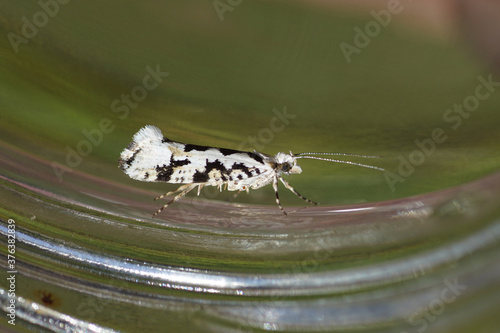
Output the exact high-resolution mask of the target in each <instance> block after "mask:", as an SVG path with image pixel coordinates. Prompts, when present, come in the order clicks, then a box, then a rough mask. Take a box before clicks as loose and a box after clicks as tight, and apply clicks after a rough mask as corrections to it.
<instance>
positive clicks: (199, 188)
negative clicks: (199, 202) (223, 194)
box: [198, 184, 205, 196]
mask: <svg viewBox="0 0 500 333" xmlns="http://www.w3.org/2000/svg"><path fill="white" fill-rule="evenodd" d="M203 186H205V185H204V184H198V196H200V193H201V189H202V188H203Z"/></svg>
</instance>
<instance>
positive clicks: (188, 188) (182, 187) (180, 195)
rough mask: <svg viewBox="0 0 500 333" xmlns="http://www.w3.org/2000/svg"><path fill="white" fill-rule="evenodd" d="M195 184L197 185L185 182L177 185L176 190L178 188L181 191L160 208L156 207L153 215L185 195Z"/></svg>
mask: <svg viewBox="0 0 500 333" xmlns="http://www.w3.org/2000/svg"><path fill="white" fill-rule="evenodd" d="M196 186H198V184H186V185H182V186H181V187H179V188H178V189H177V191H179V190H180V191H181V192H180V193H179V194H177V195H176V196H175V197H174V198H173V199H172V200H170V201H169V202H167V203H166V204H164V205H163V207H161V208H160V209H158V210H157V211H156V213H154V214H153V217H155V216H156V215H158V214H160V213H161V211H162V210H164V209H165V208H167V207H168V206H169V205H170V204H172V203H173V202H175V201H177V200H179V199H180V198H182V197H183V196H185V195H186V194H188V192H189V191H191V190H192V189H194V188H195V187H196ZM177 191H174V192H177ZM167 194H168V193H167Z"/></svg>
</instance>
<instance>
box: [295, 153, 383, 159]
mask: <svg viewBox="0 0 500 333" xmlns="http://www.w3.org/2000/svg"><path fill="white" fill-rule="evenodd" d="M292 155H293V156H294V157H300V156H302V155H340V156H354V157H363V158H382V156H377V155H375V156H371V155H359V154H350V153H298V154H292Z"/></svg>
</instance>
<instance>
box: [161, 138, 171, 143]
mask: <svg viewBox="0 0 500 333" xmlns="http://www.w3.org/2000/svg"><path fill="white" fill-rule="evenodd" d="M167 142H172V140H170V139H169V138H166V137H163V139H162V140H161V143H167Z"/></svg>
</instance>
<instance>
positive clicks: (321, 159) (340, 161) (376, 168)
mask: <svg viewBox="0 0 500 333" xmlns="http://www.w3.org/2000/svg"><path fill="white" fill-rule="evenodd" d="M334 154H335V153H334ZM325 155H329V154H328V153H325ZM348 155H349V156H363V155H353V154H348ZM295 157H296V158H310V159H313V160H320V161H329V162H335V163H344V164H351V165H357V166H360V167H363V168H369V169H375V170H380V171H385V169H383V168H379V167H376V166H373V165H367V164H362V163H356V162H351V161H342V160H334V159H331V158H323V157H316V156H306V155H301V156H296V155H295ZM363 157H379V156H363Z"/></svg>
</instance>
